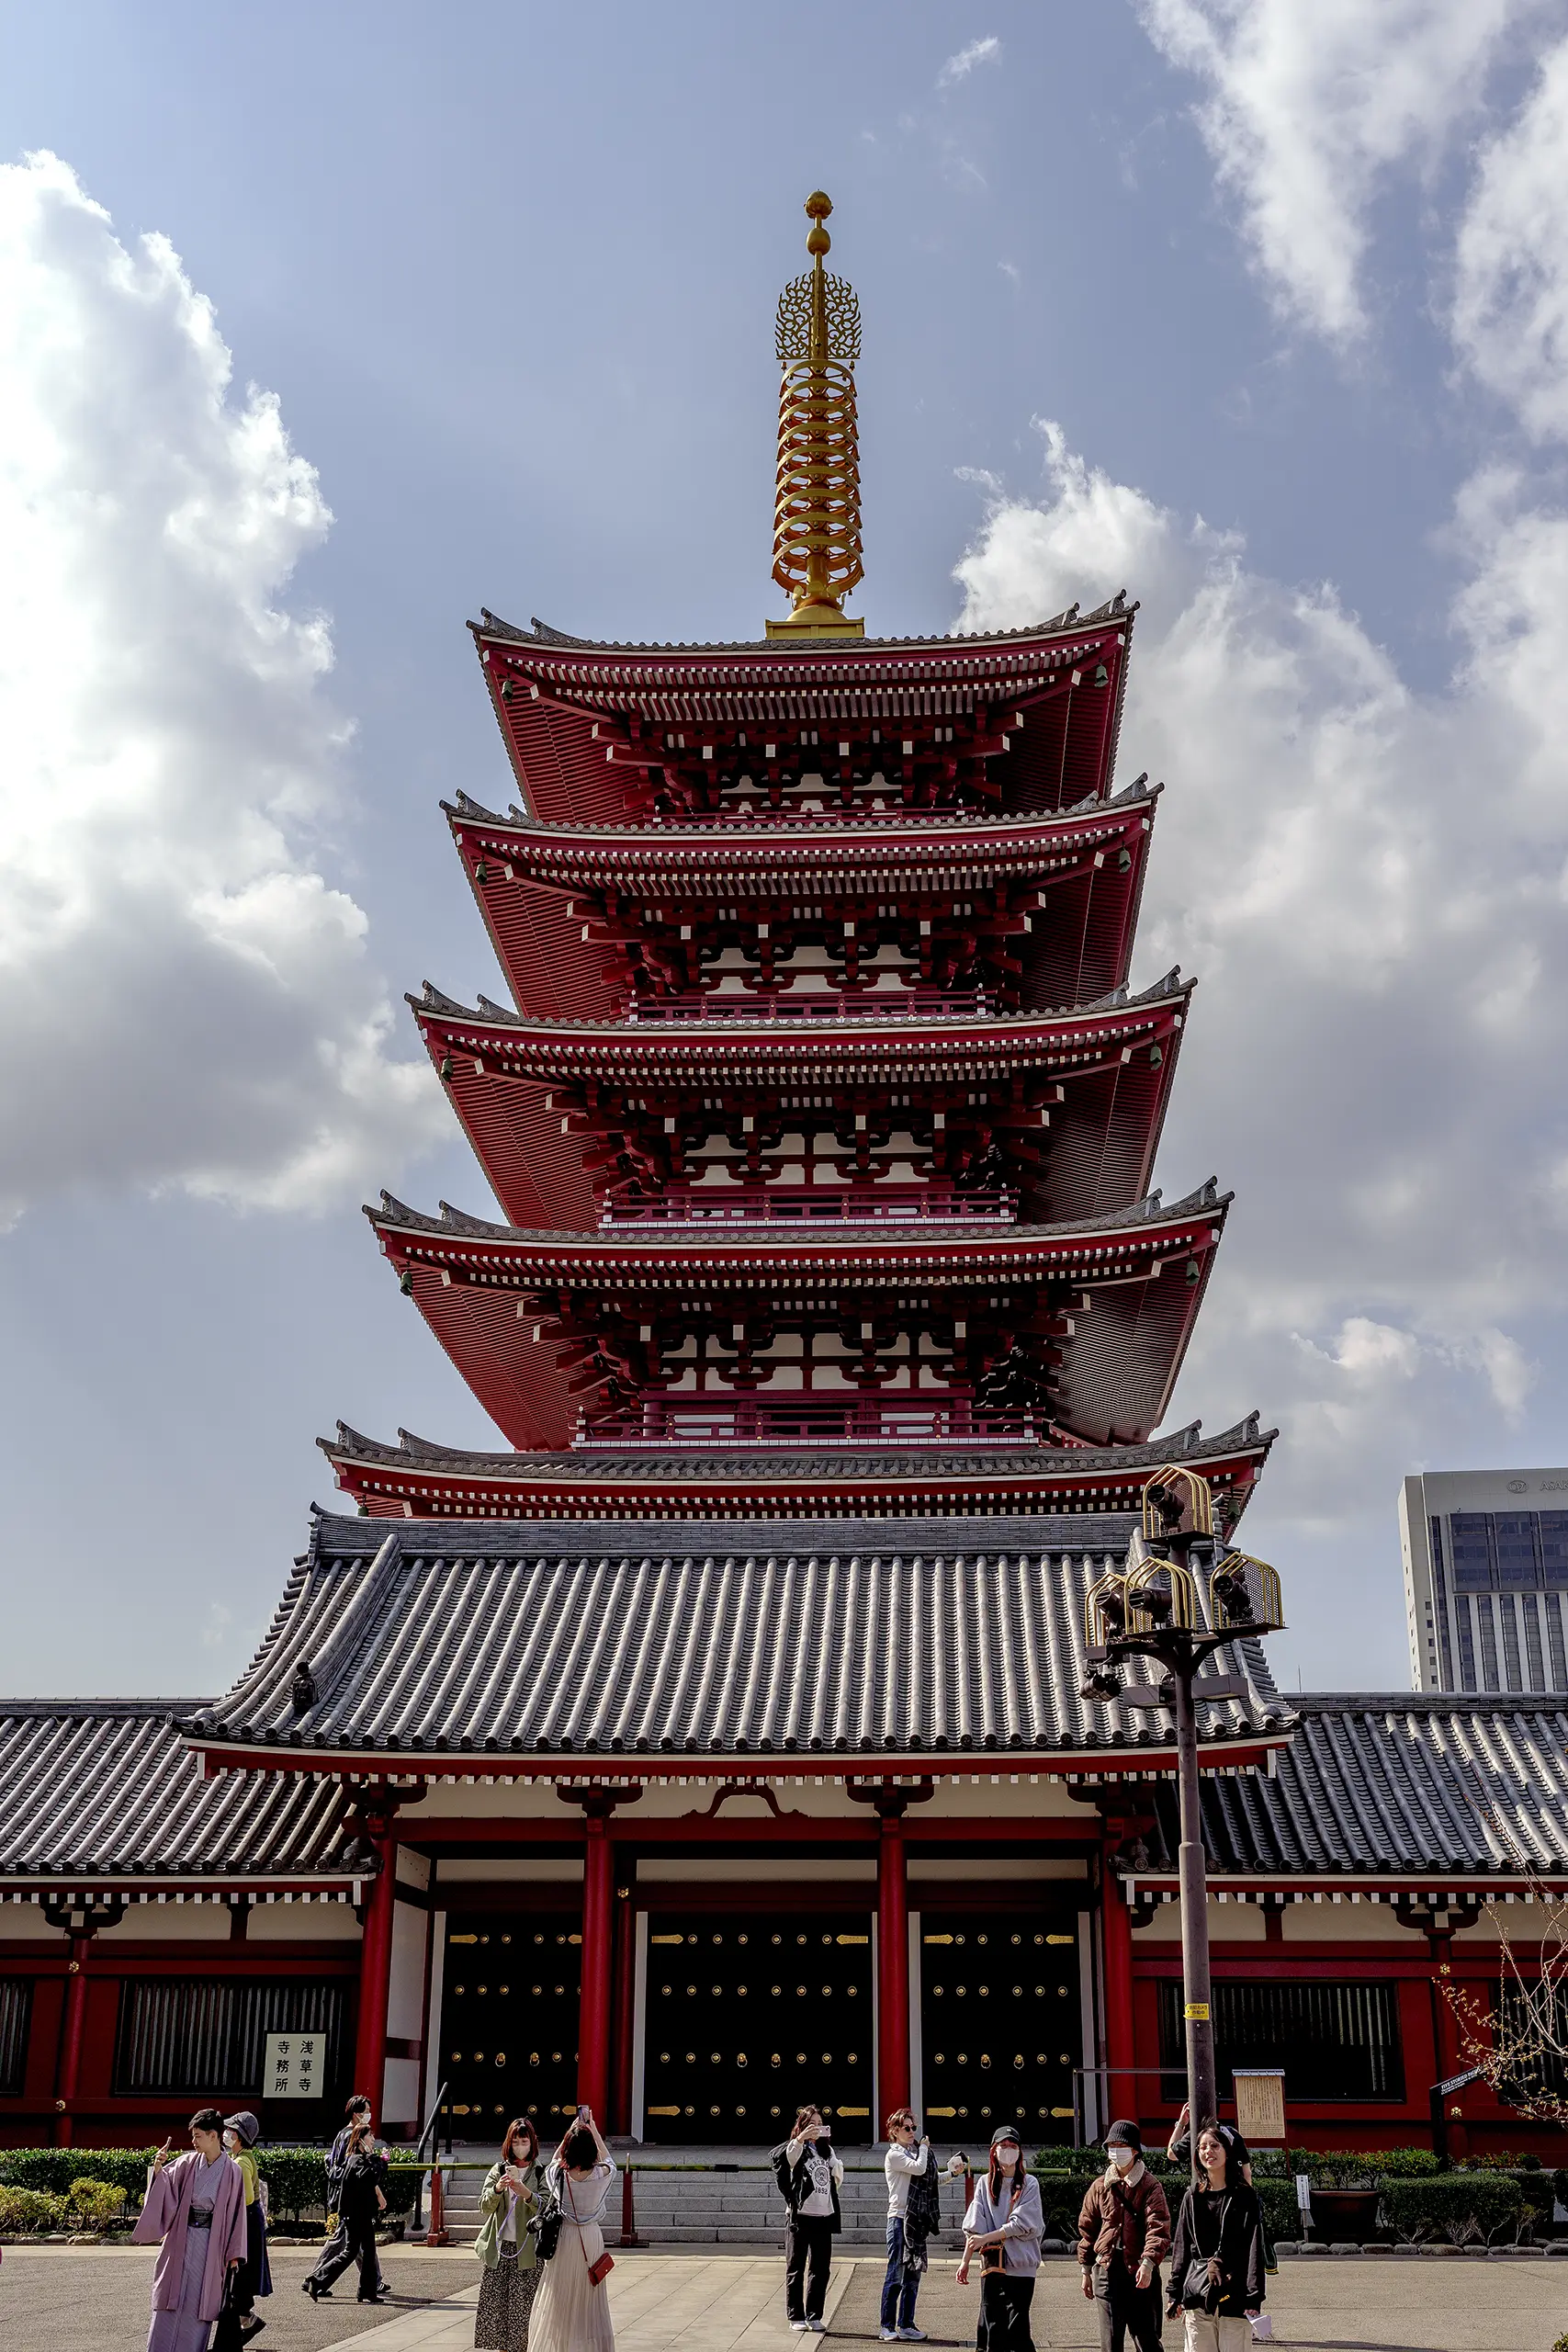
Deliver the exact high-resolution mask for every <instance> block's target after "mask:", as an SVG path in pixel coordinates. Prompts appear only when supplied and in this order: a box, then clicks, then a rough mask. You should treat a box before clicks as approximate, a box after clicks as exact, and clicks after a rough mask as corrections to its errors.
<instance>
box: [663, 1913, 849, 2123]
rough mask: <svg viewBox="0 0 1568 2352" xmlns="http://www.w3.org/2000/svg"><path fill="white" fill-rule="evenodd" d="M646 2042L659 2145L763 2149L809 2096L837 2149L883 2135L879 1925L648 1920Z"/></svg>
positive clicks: (830, 1920) (834, 1920) (756, 1917)
mask: <svg viewBox="0 0 1568 2352" xmlns="http://www.w3.org/2000/svg"><path fill="white" fill-rule="evenodd" d="M646 2033H647V2040H646V2043H645V2061H644V2091H643V2113H644V2123H643V2131H644V2136H645V2137H646V2138H647V2139H649V2140H652V2141H659V2142H671V2143H685V2144H686V2145H688V2146H689V2145H690V2144H691V2143H693V2142H695V2141H705V2140H706V2141H719V2142H736V2143H743V2144H750V2145H761V2146H767V2145H770V2144H771V2143H773V2142H775V2141H777V2140H780V2139H782V2138H783V2137H784V2134H785V2132H786V2131H787V2130H788V2127H789V2125H790V2124H791V2123H792V2122H793V2121H794V2119H795V2109H796V2108H797V2107H798V2106H800V2105H801V2104H802V2103H803V2102H804V2101H806V2100H807V2099H812V2100H815V2101H816V2103H817V2104H818V2106H819V2107H820V2108H821V2109H822V2112H823V2114H824V2116H825V2117H826V2118H827V2120H828V2121H829V2124H830V2125H831V2127H832V2131H833V2137H834V2139H835V2140H836V2141H838V2142H840V2143H841V2144H843V2145H845V2146H849V2145H852V2144H854V2143H857V2142H858V2143H865V2142H867V2141H869V2140H871V2139H872V2138H873V2137H874V2132H873V2129H872V2113H871V2085H872V1946H871V1931H870V1923H869V1921H868V1922H866V1923H865V1924H864V1925H863V1924H862V1923H861V1922H860V1921H859V1920H858V1919H854V1918H845V1917H843V1915H842V1914H840V1915H839V1916H838V1917H809V1916H807V1915H805V1914H803V1913H799V1912H795V1913H788V1914H780V1915H772V1916H770V1915H769V1914H767V1913H756V1914H752V1915H750V1916H748V1917H741V1918H733V1917H732V1918H728V1919H718V1918H713V1917H707V1918H701V1919H697V1918H691V1917H681V1916H680V1915H678V1914H675V1913H660V1912H656V1913H654V1914H652V1915H651V1916H650V1917H649V1939H648V2000H647V2028H646Z"/></svg>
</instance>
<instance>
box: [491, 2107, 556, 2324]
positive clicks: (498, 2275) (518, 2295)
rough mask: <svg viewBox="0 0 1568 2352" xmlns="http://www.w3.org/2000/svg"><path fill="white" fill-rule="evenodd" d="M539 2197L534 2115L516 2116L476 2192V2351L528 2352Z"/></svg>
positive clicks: (537, 2266)
mask: <svg viewBox="0 0 1568 2352" xmlns="http://www.w3.org/2000/svg"><path fill="white" fill-rule="evenodd" d="M544 2195H545V2179H544V2172H543V2169H542V2167H541V2165H540V2163H539V2135H538V2133H537V2131H536V2130H535V2128H534V2119H533V2117H532V2116H531V2115H519V2116H517V2117H516V2118H515V2119H514V2120H513V2121H512V2122H511V2123H509V2124H508V2125H507V2127H506V2137H505V2138H504V2139H503V2140H502V2143H501V2156H500V2159H499V2161H498V2162H497V2163H495V2164H493V2165H491V2168H490V2170H489V2172H487V2173H486V2175H485V2180H484V2187H483V2188H481V2189H480V2191H479V2211H480V2212H481V2213H482V2214H483V2215H484V2220H483V2222H482V2223H481V2225H480V2229H479V2239H478V2242H477V2244H476V2245H475V2247H474V2252H475V2253H476V2254H477V2255H478V2256H479V2260H480V2262H481V2263H482V2264H483V2265H484V2268H483V2270H482V2272H481V2274H480V2278H479V2312H478V2313H477V2315H476V2317H475V2320H474V2343H475V2345H476V2346H478V2347H479V2352H528V2322H529V2318H530V2316H531V2314H532V2312H533V2309H534V2298H535V2296H536V2294H537V2293H538V2291H539V2281H540V2279H541V2278H542V2277H543V2275H544V2265H543V2264H542V2263H541V2261H540V2260H539V2239H538V2222H539V2217H540V2214H541V2212H542V2211H543V2210H544Z"/></svg>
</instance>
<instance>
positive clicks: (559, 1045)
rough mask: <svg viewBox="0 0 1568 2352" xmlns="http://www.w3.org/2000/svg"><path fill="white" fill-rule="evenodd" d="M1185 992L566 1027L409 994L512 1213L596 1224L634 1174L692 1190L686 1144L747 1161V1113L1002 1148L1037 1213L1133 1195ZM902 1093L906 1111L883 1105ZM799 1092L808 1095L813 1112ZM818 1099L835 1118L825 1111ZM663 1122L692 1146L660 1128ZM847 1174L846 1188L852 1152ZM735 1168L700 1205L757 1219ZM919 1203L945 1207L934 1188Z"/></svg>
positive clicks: (1156, 1125) (1142, 1186)
mask: <svg viewBox="0 0 1568 2352" xmlns="http://www.w3.org/2000/svg"><path fill="white" fill-rule="evenodd" d="M1193 985H1194V983H1193V982H1192V981H1191V980H1190V979H1189V980H1183V979H1182V978H1181V977H1180V975H1179V972H1176V971H1172V972H1168V973H1167V974H1166V975H1165V977H1164V978H1163V979H1160V980H1158V981H1156V983H1155V985H1154V986H1153V987H1152V988H1149V989H1145V990H1143V991H1142V993H1141V994H1139V995H1136V996H1133V995H1129V994H1128V993H1127V992H1126V991H1125V990H1117V991H1114V992H1113V993H1112V994H1111V995H1110V996H1108V997H1105V998H1103V999H1101V1000H1100V1001H1099V1002H1098V1003H1096V1004H1092V1005H1086V1006H1083V1007H1081V1008H1079V1009H1077V1010H1076V1011H1073V1012H1049V1013H1045V1012H1032V1013H1013V1014H997V1015H987V1016H984V1017H976V1016H975V1015H973V1014H971V1015H958V1014H952V1013H949V1014H934V1013H925V1014H921V1013H915V1012H910V1013H905V1014H901V1015H892V1016H888V1015H886V1014H881V1013H873V1012H871V1011H870V1009H869V1008H868V1009H867V1010H865V1011H863V1012H856V1013H851V1014H840V1015H838V1016H831V1017H826V1018H818V1019H815V1020H811V1021H802V1020H800V1019H798V1018H795V1017H793V1016H787V1015H786V1016H780V1015H777V1014H769V1013H767V1012H763V1011H761V1010H751V1011H749V1012H746V1013H744V1014H739V1015H736V1016H733V1017H728V1018H725V1019H718V1018H708V1019H702V1018H700V1017H693V1018H692V1019H689V1020H683V1021H680V1022H674V1021H671V1022H663V1023H651V1022H638V1023H611V1022H604V1021H601V1022H563V1021H551V1020H547V1019H541V1018H539V1017H538V1016H536V1015H534V1014H523V1013H515V1012H507V1011H506V1010H504V1009H503V1008H502V1007H501V1006H499V1005H492V1004H490V1003H488V1002H487V1001H484V1000H483V999H481V1000H480V1003H479V1007H478V1008H477V1009H470V1008H468V1006H465V1005H461V1004H458V1003H457V1002H456V1001H454V1000H453V999H451V998H450V997H446V996H443V995H442V994H441V993H440V991H439V990H438V989H434V988H432V987H431V986H430V985H429V983H428V982H427V983H426V986H425V990H424V994H423V997H412V996H411V997H410V999H409V1003H410V1004H411V1005H412V1008H413V1013H414V1018H415V1019H416V1021H417V1022H418V1023H419V1026H420V1031H421V1034H422V1035H423V1038H424V1041H425V1045H426V1047H427V1049H428V1051H429V1053H430V1057H431V1059H432V1061H433V1062H434V1065H435V1067H436V1069H437V1070H438V1071H439V1072H440V1074H441V1076H442V1078H443V1079H444V1080H445V1081H446V1087H447V1090H448V1092H449V1094H450V1097H451V1100H452V1103H453V1106H454V1108H455V1109H456V1111H457V1115H458V1117H459V1119H460V1120H461V1121H462V1124H463V1127H464V1131H465V1133H466V1134H467V1136H468V1140H469V1142H470V1143H471V1144H472V1145H473V1148H474V1150H475V1152H476V1153H477V1155H478V1157H479V1162H480V1164H481V1166H482V1167H483V1169H484V1171H485V1174H486V1176H487V1177H488V1178H489V1180H490V1182H491V1186H492V1187H493V1189H494V1191H495V1193H496V1197H497V1199H498V1200H499V1201H500V1202H501V1204H502V1208H503V1209H504V1210H505V1212H506V1214H507V1216H509V1217H510V1218H511V1219H512V1220H513V1222H514V1223H515V1224H518V1225H521V1226H558V1227H566V1228H569V1229H570V1230H572V1231H575V1232H581V1233H585V1232H590V1231H592V1229H593V1228H594V1227H596V1226H597V1225H598V1223H599V1222H600V1219H601V1216H603V1215H604V1213H605V1210H606V1205H607V1202H609V1201H612V1200H614V1199H615V1198H616V1197H619V1196H620V1194H621V1193H624V1190H625V1183H626V1179H627V1178H628V1177H635V1182H636V1192H637V1198H639V1199H643V1198H645V1197H646V1198H649V1201H650V1204H651V1201H652V1199H654V1198H655V1197H658V1196H663V1197H667V1198H668V1197H680V1196H681V1195H682V1191H683V1187H682V1185H681V1184H680V1183H679V1182H677V1181H675V1180H674V1179H673V1178H672V1177H671V1159H674V1160H675V1161H676V1162H677V1163H678V1164H680V1165H683V1166H684V1167H685V1168H687V1169H688V1170H689V1169H690V1168H691V1167H692V1165H693V1164H694V1162H693V1160H692V1158H691V1157H690V1155H691V1154H692V1152H693V1151H694V1150H700V1149H705V1148H707V1147H708V1145H709V1144H710V1142H711V1143H713V1144H714V1145H715V1146H716V1147H717V1146H720V1145H722V1148H726V1149H730V1150H733V1151H735V1152H736V1153H737V1154H739V1152H740V1151H741V1149H742V1148H743V1147H744V1144H745V1142H746V1140H747V1138H746V1136H744V1135H741V1134H739V1133H737V1134H736V1136H735V1139H734V1142H733V1144H731V1143H728V1142H725V1141H724V1140H723V1139H725V1138H728V1137H729V1136H730V1134H731V1131H732V1130H737V1131H738V1130H739V1128H740V1126H741V1123H742V1121H743V1119H745V1118H746V1117H747V1116H748V1115H753V1117H754V1115H755V1114H760V1115H762V1116H763V1117H773V1118H774V1120H775V1122H776V1123H777V1124H779V1125H782V1126H784V1127H788V1128H794V1127H798V1126H799V1125H800V1123H801V1121H802V1120H803V1119H805V1120H807V1122H808V1123H809V1124H810V1125H813V1126H816V1125H823V1126H831V1125H832V1124H833V1120H834V1119H835V1117H837V1118H840V1119H848V1120H849V1121H851V1123H852V1122H853V1119H854V1117H855V1115H856V1114H862V1115H864V1114H866V1113H867V1112H868V1111H871V1112H872V1113H874V1114H877V1115H879V1116H880V1118H881V1121H882V1124H883V1125H886V1126H888V1127H889V1128H891V1129H896V1130H898V1131H901V1132H902V1131H908V1132H909V1133H911V1134H912V1135H914V1136H916V1137H917V1138H918V1141H919V1148H921V1149H922V1151H924V1152H926V1153H928V1154H931V1153H932V1152H933V1151H935V1152H937V1153H938V1157H939V1158H940V1161H941V1165H942V1168H943V1169H947V1170H952V1169H953V1168H954V1167H956V1169H957V1170H958V1171H959V1172H960V1174H962V1171H963V1170H964V1167H965V1166H966V1165H967V1164H968V1159H969V1158H970V1157H972V1155H973V1152H974V1150H975V1149H976V1148H978V1149H981V1150H984V1149H985V1148H987V1146H989V1145H991V1144H993V1143H994V1144H995V1145H996V1146H997V1147H998V1148H999V1149H1000V1151H1001V1152H1002V1153H1003V1155H1004V1157H1005V1159H1006V1160H1007V1163H1008V1168H1007V1173H1008V1178H1009V1182H1010V1184H1011V1185H1012V1187H1013V1189H1014V1192H1015V1193H1016V1195H1017V1197H1018V1199H1019V1200H1020V1201H1021V1204H1022V1212H1023V1214H1024V1215H1025V1216H1027V1217H1031V1218H1034V1217H1052V1216H1077V1215H1088V1214H1094V1213H1098V1212H1100V1211H1102V1210H1105V1209H1108V1208H1117V1207H1122V1206H1123V1205H1125V1204H1127V1203H1128V1202H1130V1201H1134V1200H1137V1199H1140V1198H1141V1197H1142V1196H1143V1195H1144V1194H1145V1193H1146V1191H1147V1189H1148V1185H1149V1182H1150V1179H1151V1177H1152V1173H1153V1167H1154V1156H1155V1150H1156V1145H1157V1143H1158V1139H1159V1131H1160V1126H1161V1124H1162V1122H1163V1120H1164V1116H1165V1109H1166V1103H1167V1101H1168V1095H1169V1090H1170V1086H1171V1082H1172V1079H1173V1076H1174V1072H1175V1068H1176V1061H1177V1055H1178V1051H1179V1045H1180V1039H1181V1035H1182V1028H1183V1024H1184V1022H1185V1019H1186V1014H1187V1009H1188V1005H1189V1002H1190V997H1191V993H1192V989H1193ZM751 1003H752V1004H753V1005H754V1006H755V1005H756V1004H757V1003H758V1001H757V1000H751ZM894 1094H896V1095H897V1099H898V1103H899V1105H900V1107H899V1108H898V1110H897V1112H894V1111H890V1110H882V1111H880V1112H879V1110H878V1106H879V1105H884V1104H886V1103H887V1102H888V1100H889V1098H890V1096H892V1095H894ZM807 1098H810V1103H811V1105H812V1106H813V1107H803V1106H805V1105H806V1104H807ZM825 1100H826V1101H829V1102H830V1103H831V1104H832V1106H833V1108H832V1110H831V1111H829V1112H827V1113H824V1112H822V1111H820V1110H819V1109H818V1108H817V1107H815V1106H816V1105H818V1104H819V1103H821V1102H823V1101H825ZM714 1103H721V1104H722V1106H723V1107H722V1109H718V1110H715V1109H713V1108H712V1107H711V1106H712V1105H713V1104H714ZM667 1120H669V1121H673V1122H674V1123H675V1124H676V1126H677V1127H678V1129H679V1135H680V1138H681V1139H682V1151H683V1152H684V1153H685V1155H686V1157H685V1158H684V1159H682V1157H681V1153H680V1152H673V1151H672V1149H671V1145H670V1143H669V1141H668V1139H667V1130H666V1121H667ZM939 1128H940V1130H941V1132H940V1133H939V1132H937V1130H938V1129H939ZM982 1129H984V1135H983V1136H982V1135H981V1133H980V1131H981V1130H982ZM848 1140H849V1142H850V1143H851V1144H852V1142H853V1140H854V1138H853V1136H850V1137H849V1138H848ZM960 1147H961V1148H962V1153H963V1155H964V1156H962V1157H961V1156H959V1153H960ZM888 1148H889V1149H893V1150H896V1149H897V1146H894V1145H891V1144H890V1146H889V1147H888ZM779 1156H780V1153H779V1148H773V1151H772V1153H771V1159H772V1162H773V1165H772V1166H771V1168H770V1170H769V1172H768V1175H767V1179H766V1181H767V1182H768V1183H769V1184H770V1185H771V1186H772V1187H773V1190H772V1191H771V1193H770V1194H769V1196H768V1199H767V1200H763V1201H760V1202H759V1203H758V1204H757V1213H758V1214H764V1215H765V1214H768V1213H770V1212H769V1201H773V1202H776V1201H777V1199H778V1197H779V1194H778V1178H777V1166H776V1163H777V1160H778V1158H779ZM703 1164H704V1165H705V1166H707V1165H709V1164H710V1163H706V1162H705V1163H703ZM741 1164H742V1163H741V1161H740V1160H739V1159H738V1160H737V1170H736V1172H739V1168H740V1166H741ZM844 1168H845V1172H846V1174H847V1175H848V1176H849V1180H850V1181H851V1182H852V1172H851V1164H850V1162H849V1160H848V1159H847V1158H846V1160H845V1163H844ZM729 1172H730V1171H728V1170H725V1169H724V1168H722V1167H717V1166H715V1167H713V1168H712V1176H713V1179H714V1180H716V1179H717V1178H718V1177H720V1176H723V1175H728V1173H729ZM612 1187H615V1188H616V1190H615V1191H612V1189H611V1188H612ZM701 1189H702V1190H704V1191H705V1192H709V1193H713V1194H714V1195H715V1197H714V1198H712V1200H711V1201H710V1202H709V1203H708V1204H707V1205H709V1206H710V1207H711V1208H712V1210H713V1212H714V1213H715V1214H716V1215H717V1214H723V1213H724V1212H725V1211H726V1209H727V1207H728V1208H731V1209H734V1210H737V1211H739V1213H740V1214H747V1213H749V1210H748V1207H747V1205H746V1204H743V1203H742V1202H741V1201H740V1199H739V1195H738V1194H735V1187H734V1186H733V1184H731V1183H729V1182H722V1183H721V1182H717V1181H711V1182H709V1183H708V1184H707V1185H705V1186H704V1187H702V1188H701ZM895 1189H896V1188H895ZM927 1189H928V1192H929V1191H930V1188H929V1187H928V1188H927ZM883 1192H884V1194H886V1193H887V1192H888V1188H887V1187H886V1185H884V1187H883ZM727 1195H734V1197H733V1198H728V1199H727V1197H726V1196H727ZM686 1196H687V1197H690V1195H689V1193H688V1194H687V1195H686ZM695 1205H697V1204H696V1203H695V1202H694V1206H695ZM920 1206H921V1207H925V1208H932V1209H934V1208H936V1207H939V1206H940V1197H939V1195H938V1194H937V1193H934V1192H933V1193H931V1197H930V1199H929V1201H922V1202H921V1203H920ZM813 1213H815V1214H823V1213H828V1214H830V1213H831V1203H830V1201H829V1200H828V1199H826V1198H824V1199H823V1200H821V1201H818V1202H816V1203H815V1204H813ZM875 1213H878V1212H877V1210H876V1204H875V1201H874V1199H873V1198H869V1197H868V1199H867V1200H866V1201H865V1202H864V1203H863V1204H861V1203H859V1202H855V1203H851V1202H850V1201H849V1199H848V1198H847V1197H846V1203H845V1214H847V1215H859V1214H875ZM903 1213H904V1214H906V1215H907V1214H912V1213H917V1212H915V1211H913V1210H910V1209H909V1208H908V1207H906V1208H904V1210H903Z"/></svg>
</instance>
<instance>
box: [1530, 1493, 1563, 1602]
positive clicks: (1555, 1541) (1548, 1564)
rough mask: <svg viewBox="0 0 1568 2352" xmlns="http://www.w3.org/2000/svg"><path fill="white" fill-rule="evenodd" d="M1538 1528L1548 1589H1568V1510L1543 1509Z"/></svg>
mask: <svg viewBox="0 0 1568 2352" xmlns="http://www.w3.org/2000/svg"><path fill="white" fill-rule="evenodd" d="M1537 1530H1538V1533H1539V1536H1540V1564H1541V1567H1542V1570H1543V1572H1544V1574H1545V1577H1546V1586H1547V1590H1548V1591H1549V1592H1551V1591H1556V1592H1564V1591H1568V1510H1543V1511H1542V1512H1540V1515H1539V1518H1538V1520H1537Z"/></svg>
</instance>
